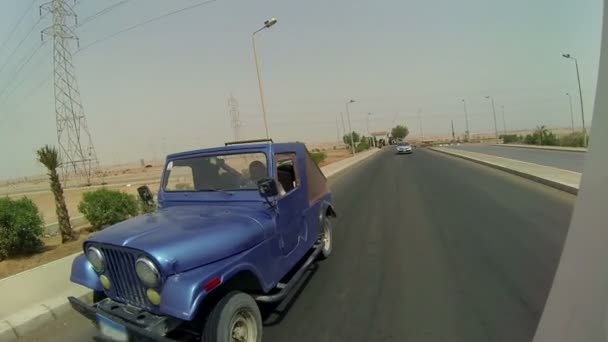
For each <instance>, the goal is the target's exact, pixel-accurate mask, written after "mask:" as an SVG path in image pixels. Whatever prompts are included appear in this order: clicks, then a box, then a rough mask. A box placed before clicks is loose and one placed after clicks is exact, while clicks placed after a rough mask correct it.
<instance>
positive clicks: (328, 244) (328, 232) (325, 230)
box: [321, 216, 333, 259]
mask: <svg viewBox="0 0 608 342" xmlns="http://www.w3.org/2000/svg"><path fill="white" fill-rule="evenodd" d="M321 243H323V247H321V259H327V258H329V255H330V254H331V251H332V249H333V227H332V225H331V221H330V220H329V218H328V217H327V216H325V217H324V218H323V222H322V223H321Z"/></svg>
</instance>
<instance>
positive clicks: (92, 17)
mask: <svg viewBox="0 0 608 342" xmlns="http://www.w3.org/2000/svg"><path fill="white" fill-rule="evenodd" d="M129 1H131V0H121V1H119V2H117V3H115V4H113V5H110V6H108V7H106V8H104V9H102V10H101V11H99V12H97V13H94V14H92V15H90V16H88V17H86V18H84V19H83V20H82V21H80V22H79V23H78V25H77V26H76V28H79V27H82V26H84V25H86V24H87V23H89V22H91V21H93V20H95V19H97V18H99V17H101V16H103V15H106V14H108V13H109V12H111V11H113V10H115V9H116V8H118V7H120V6H122V5H124V4H126V3H127V2H129Z"/></svg>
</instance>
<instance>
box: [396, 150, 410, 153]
mask: <svg viewBox="0 0 608 342" xmlns="http://www.w3.org/2000/svg"><path fill="white" fill-rule="evenodd" d="M397 153H405V154H409V153H412V150H397Z"/></svg>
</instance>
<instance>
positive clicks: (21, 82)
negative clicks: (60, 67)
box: [0, 52, 50, 104]
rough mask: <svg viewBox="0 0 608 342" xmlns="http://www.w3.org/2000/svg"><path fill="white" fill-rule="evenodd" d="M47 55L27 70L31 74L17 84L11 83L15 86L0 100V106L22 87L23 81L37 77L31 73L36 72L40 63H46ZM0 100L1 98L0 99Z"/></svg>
mask: <svg viewBox="0 0 608 342" xmlns="http://www.w3.org/2000/svg"><path fill="white" fill-rule="evenodd" d="M49 53H50V52H49ZM49 53H47V54H45V55H43V58H40V59H39V60H38V62H37V63H36V64H34V65H33V66H32V67H31V68H30V69H29V70H30V71H31V72H30V74H28V75H26V76H25V77H23V78H22V79H21V81H19V82H18V83H14V82H13V83H14V84H15V86H14V87H13V88H12V89H11V90H10V91H9V92H8V93H7V94H6V96H5V97H4V101H3V100H0V104H4V103H6V102H7V101H8V99H9V98H10V97H11V96H12V95H13V94H15V92H16V91H17V89H19V88H20V87H21V86H22V85H23V84H24V83H25V81H26V80H27V79H28V78H29V77H30V76H32V75H37V74H33V71H36V70H37V69H38V67H39V66H40V65H42V63H43V62H45V61H48V60H47V58H46V57H47V56H48V54H49ZM0 98H1V97H0Z"/></svg>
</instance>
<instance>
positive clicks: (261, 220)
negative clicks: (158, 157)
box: [87, 205, 272, 275]
mask: <svg viewBox="0 0 608 342" xmlns="http://www.w3.org/2000/svg"><path fill="white" fill-rule="evenodd" d="M271 220H272V218H271V217H270V215H269V214H268V213H266V211H265V210H263V208H261V207H260V209H252V208H247V207H241V206H239V207H233V206H216V205H213V206H204V207H202V206H200V205H196V206H190V205H187V206H173V207H167V208H163V209H161V210H159V211H158V212H156V213H153V214H147V215H142V216H138V217H135V218H132V219H130V220H127V221H123V222H121V223H118V224H116V225H114V226H112V227H109V228H106V229H105V230H103V231H101V232H99V233H97V234H95V235H94V236H93V237H92V238H90V239H89V240H88V241H87V243H101V244H110V245H114V246H122V247H127V248H133V249H136V250H140V251H142V252H144V253H145V254H148V255H149V256H151V257H153V258H154V259H155V260H156V261H157V262H158V263H159V266H160V268H161V269H162V271H163V274H165V275H169V274H174V273H179V272H183V271H187V270H190V269H193V268H196V267H199V266H203V265H205V264H209V263H212V262H214V261H217V260H220V259H223V258H226V257H229V256H231V255H234V254H237V253H240V252H242V251H245V250H247V249H249V248H252V247H254V246H255V245H257V244H259V243H261V242H262V241H264V239H265V229H264V227H270V225H271Z"/></svg>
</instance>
